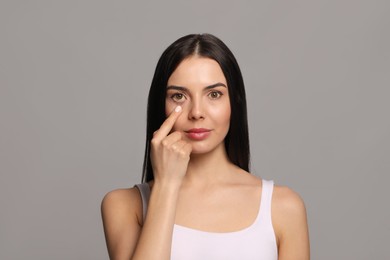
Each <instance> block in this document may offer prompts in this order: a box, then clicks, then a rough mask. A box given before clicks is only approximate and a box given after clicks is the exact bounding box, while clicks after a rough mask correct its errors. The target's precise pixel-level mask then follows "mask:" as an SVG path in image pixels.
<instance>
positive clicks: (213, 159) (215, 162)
mask: <svg viewBox="0 0 390 260" xmlns="http://www.w3.org/2000/svg"><path fill="white" fill-rule="evenodd" d="M232 167H234V165H233V164H232V163H231V162H230V160H229V158H228V155H227V153H226V150H225V146H224V145H221V146H219V147H217V148H216V149H215V150H213V151H210V152H209V153H205V154H191V159H190V162H189V163H188V167H187V173H186V176H185V178H184V181H183V184H184V185H186V184H188V185H199V186H205V185H210V184H211V185H212V184H216V183H218V182H221V181H224V180H226V177H227V176H228V175H229V173H230V172H231V169H232Z"/></svg>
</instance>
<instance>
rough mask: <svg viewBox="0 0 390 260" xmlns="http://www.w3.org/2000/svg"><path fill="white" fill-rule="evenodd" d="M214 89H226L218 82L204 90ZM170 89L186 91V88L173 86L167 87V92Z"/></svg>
mask: <svg viewBox="0 0 390 260" xmlns="http://www.w3.org/2000/svg"><path fill="white" fill-rule="evenodd" d="M216 87H225V88H227V87H226V85H225V84H223V83H221V82H218V83H215V84H213V85H210V86H207V87H205V88H204V89H205V90H208V89H212V88H216ZM170 89H175V90H180V91H188V88H186V87H182V86H175V85H170V86H167V90H170Z"/></svg>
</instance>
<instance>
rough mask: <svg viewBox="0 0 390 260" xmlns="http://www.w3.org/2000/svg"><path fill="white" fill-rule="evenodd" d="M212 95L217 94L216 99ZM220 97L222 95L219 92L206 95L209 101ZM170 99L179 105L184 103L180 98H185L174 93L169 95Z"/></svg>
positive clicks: (214, 91)
mask: <svg viewBox="0 0 390 260" xmlns="http://www.w3.org/2000/svg"><path fill="white" fill-rule="evenodd" d="M213 94H217V97H212V95H213ZM222 95H223V93H222V92H221V91H216V90H213V91H211V92H210V93H208V96H209V97H210V98H211V99H218V98H220V97H221V96H222ZM170 98H171V99H172V100H173V101H175V102H177V103H181V102H184V101H182V98H186V97H185V95H184V94H183V93H174V94H172V95H170Z"/></svg>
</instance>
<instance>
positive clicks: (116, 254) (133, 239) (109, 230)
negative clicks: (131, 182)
mask: <svg viewBox="0 0 390 260" xmlns="http://www.w3.org/2000/svg"><path fill="white" fill-rule="evenodd" d="M101 213H102V220H103V228H104V234H105V237H106V243H107V249H108V253H109V255H110V259H130V257H131V255H132V252H133V251H134V248H135V245H136V243H137V240H138V237H139V234H140V230H141V227H142V223H141V221H142V218H141V216H142V201H141V196H140V194H139V191H138V189H137V188H136V187H134V188H128V189H116V190H113V191H110V192H108V193H107V194H106V195H105V196H104V198H103V200H102V203H101Z"/></svg>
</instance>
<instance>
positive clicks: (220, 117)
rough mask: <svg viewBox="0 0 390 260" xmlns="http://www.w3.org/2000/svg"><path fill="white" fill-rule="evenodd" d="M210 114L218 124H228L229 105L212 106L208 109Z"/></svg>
mask: <svg viewBox="0 0 390 260" xmlns="http://www.w3.org/2000/svg"><path fill="white" fill-rule="evenodd" d="M210 115H212V118H214V120H215V121H216V122H218V123H219V124H229V123H230V115H231V110H230V105H229V104H226V105H225V106H217V107H213V108H212V109H210Z"/></svg>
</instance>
